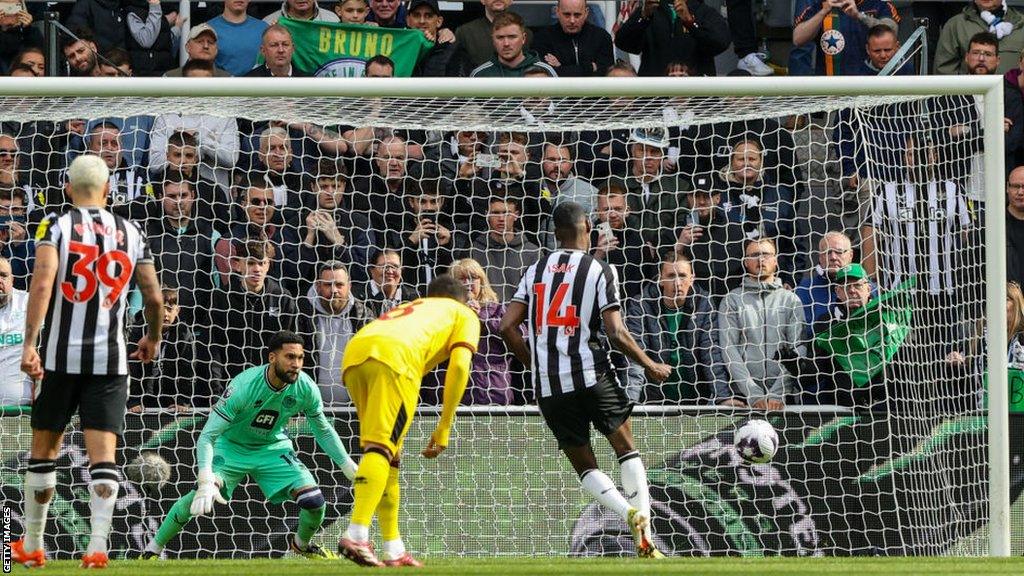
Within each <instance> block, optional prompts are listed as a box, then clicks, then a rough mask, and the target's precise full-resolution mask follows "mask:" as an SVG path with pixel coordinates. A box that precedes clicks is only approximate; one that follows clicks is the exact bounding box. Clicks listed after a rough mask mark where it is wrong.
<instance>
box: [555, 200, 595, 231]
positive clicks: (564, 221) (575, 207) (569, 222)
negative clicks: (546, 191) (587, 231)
mask: <svg viewBox="0 0 1024 576" xmlns="http://www.w3.org/2000/svg"><path fill="white" fill-rule="evenodd" d="M551 221H552V222H554V225H555V237H556V238H564V237H566V236H568V235H571V234H576V233H577V232H578V231H579V226H580V223H585V222H586V221H587V211H586V210H584V209H583V206H582V205H581V204H579V203H578V202H572V201H569V202H561V203H559V205H558V206H555V209H554V210H552V211H551Z"/></svg>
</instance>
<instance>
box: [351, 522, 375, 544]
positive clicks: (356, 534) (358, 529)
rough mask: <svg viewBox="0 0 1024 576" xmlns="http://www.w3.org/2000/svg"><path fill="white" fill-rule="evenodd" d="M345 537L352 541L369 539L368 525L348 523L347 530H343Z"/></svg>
mask: <svg viewBox="0 0 1024 576" xmlns="http://www.w3.org/2000/svg"><path fill="white" fill-rule="evenodd" d="M345 538H348V539H349V540H352V541H353V542H367V541H369V540H370V527H369V526H365V525H363V524H356V523H352V524H349V525H348V530H345Z"/></svg>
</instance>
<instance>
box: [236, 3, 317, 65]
mask: <svg viewBox="0 0 1024 576" xmlns="http://www.w3.org/2000/svg"><path fill="white" fill-rule="evenodd" d="M300 1H305V0H300ZM310 3H311V2H310ZM294 54H295V44H294V43H292V33H291V32H289V31H288V29H287V28H285V27H284V26H281V25H279V24H272V25H270V26H268V27H267V29H266V30H264V31H263V36H262V38H261V40H260V55H262V56H263V64H260V65H259V66H257V67H255V68H253V69H252V70H249V71H248V72H246V73H245V75H246V76H248V77H257V78H270V77H275V78H287V77H289V76H294V77H304V76H308V74H306V72H305V71H303V70H299V69H298V68H295V67H294V66H292V56H293V55H294Z"/></svg>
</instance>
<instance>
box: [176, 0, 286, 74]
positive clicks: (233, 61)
mask: <svg viewBox="0 0 1024 576" xmlns="http://www.w3.org/2000/svg"><path fill="white" fill-rule="evenodd" d="M248 8H249V0H227V1H226V2H224V13H223V14H221V15H220V16H217V17H216V18H213V19H211V20H210V21H209V22H207V24H209V26H210V28H212V29H213V31H214V32H215V33H216V34H217V58H216V61H215V62H216V65H217V67H218V68H220V69H222V70H224V71H226V72H227V73H228V74H230V75H231V76H245V75H246V73H248V72H249V71H250V70H252V69H253V67H254V66H256V57H257V56H259V53H260V45H261V44H262V42H263V31H264V30H266V29H267V23H266V22H264V21H263V20H260V19H259V18H254V17H252V16H250V15H249V14H248V13H247V12H246V10H247V9H248ZM190 58H191V56H190Z"/></svg>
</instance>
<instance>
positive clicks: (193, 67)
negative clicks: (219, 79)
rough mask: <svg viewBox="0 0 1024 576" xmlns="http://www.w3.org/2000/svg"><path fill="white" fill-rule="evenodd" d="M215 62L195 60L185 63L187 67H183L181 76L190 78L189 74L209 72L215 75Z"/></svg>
mask: <svg viewBox="0 0 1024 576" xmlns="http://www.w3.org/2000/svg"><path fill="white" fill-rule="evenodd" d="M213 70H214V68H213V62H211V61H209V60H196V59H195V58H192V59H190V60H189V61H188V62H185V65H184V66H182V67H181V75H182V76H188V74H189V72H197V71H198V72H209V73H210V74H213Z"/></svg>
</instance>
